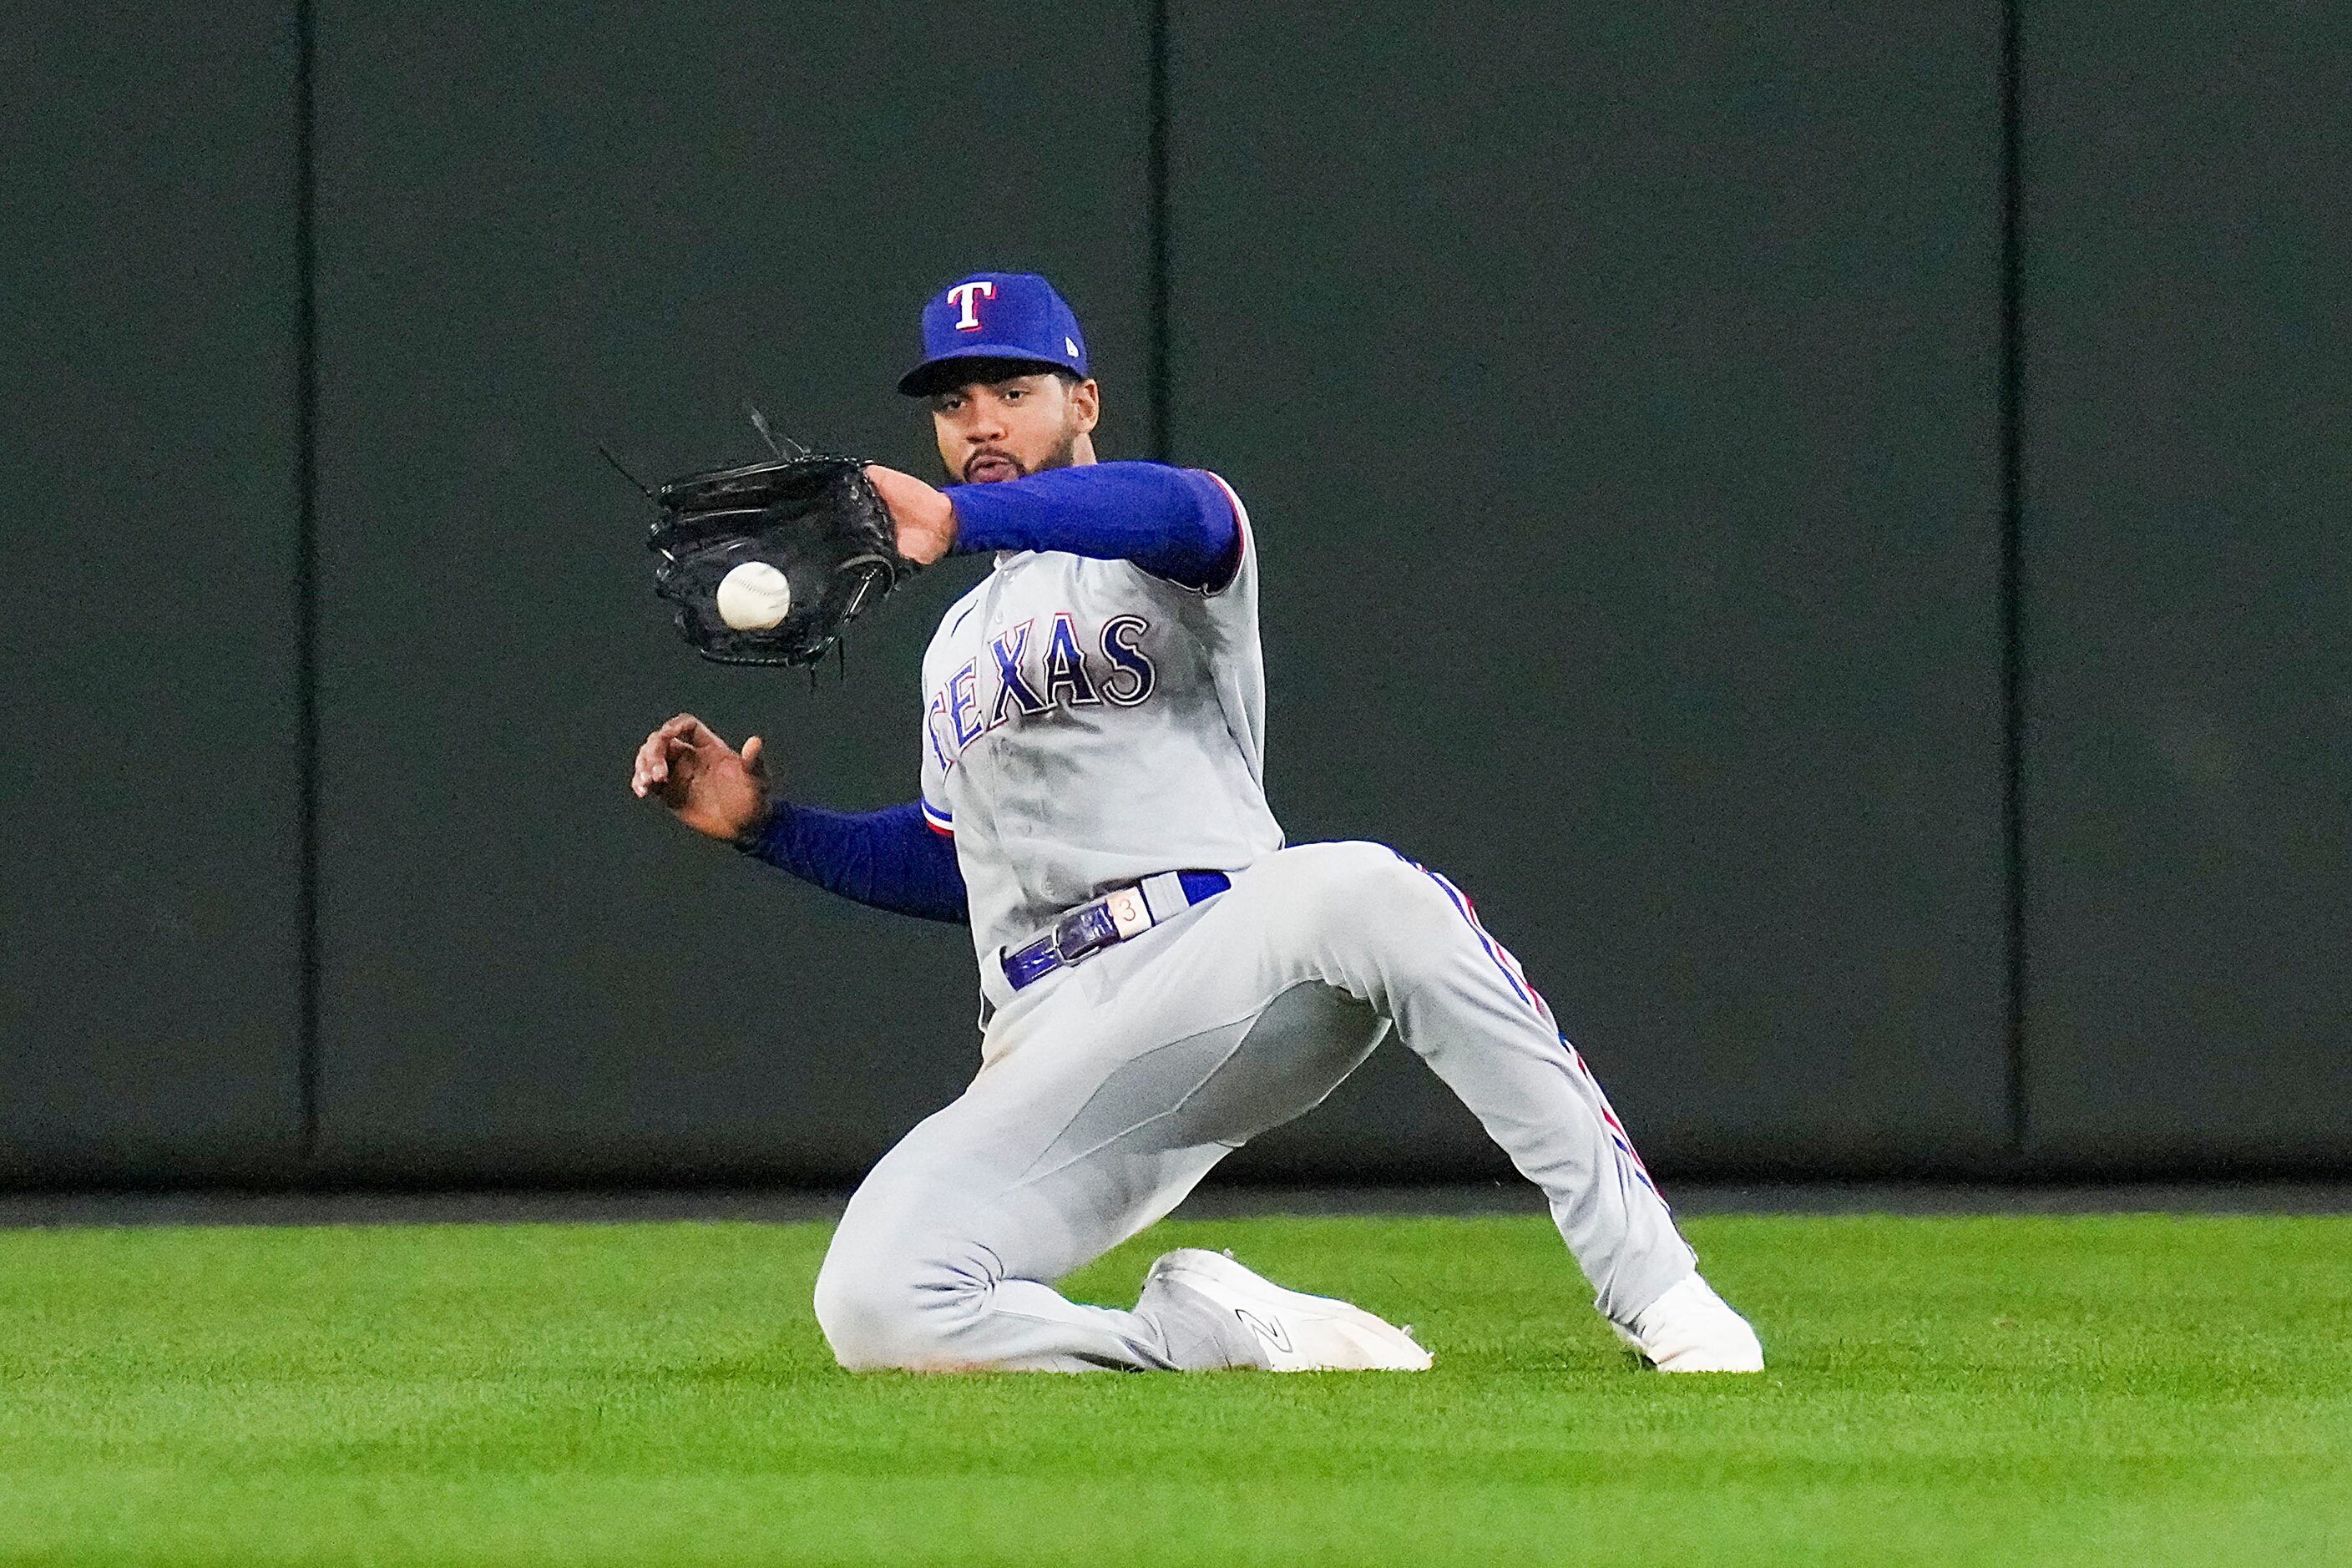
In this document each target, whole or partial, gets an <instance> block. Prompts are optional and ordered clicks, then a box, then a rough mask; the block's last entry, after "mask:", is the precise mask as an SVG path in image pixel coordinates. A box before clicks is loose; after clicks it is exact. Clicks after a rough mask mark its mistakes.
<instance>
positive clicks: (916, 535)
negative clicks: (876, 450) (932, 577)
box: [866, 463, 956, 566]
mask: <svg viewBox="0 0 2352 1568" xmlns="http://www.w3.org/2000/svg"><path fill="white" fill-rule="evenodd" d="M866 479H869V480H871V481H873V485H874V493H875V494H877V495H878V496H880V497H881V498H882V504H883V505H885V506H887V507H888V508H889V509H890V519H891V521H894V522H896V523H897V524H898V553H899V554H901V555H903V556H905V557H906V558H907V559H908V560H909V561H912V562H914V563H916V564H917V565H919V566H929V564H930V563H932V562H934V561H937V560H938V559H939V558H940V556H942V555H945V554H946V553H947V552H948V549H949V547H950V546H951V545H953V544H954V543H955V536H956V514H955V502H953V501H951V500H948V498H947V496H946V494H945V493H944V492H942V491H940V490H939V489H935V488H934V487H932V486H930V485H927V484H925V483H924V482H923V481H922V480H920V479H917V478H915V476H914V475H912V474H902V473H900V472H899V471H898V469H896V468H884V467H883V466H882V465H881V464H879V463H869V464H867V465H866Z"/></svg>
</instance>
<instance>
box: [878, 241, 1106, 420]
mask: <svg viewBox="0 0 2352 1568" xmlns="http://www.w3.org/2000/svg"><path fill="white" fill-rule="evenodd" d="M966 359H1003V360H1025V361H1028V362H1030V363H1034V364H1039V365H1052V366H1055V367H1056V368H1058V369H1062V370H1066V371H1070V372H1072V373H1073V374H1078V375H1085V374H1087V338H1086V333H1085V332H1083V331H1080V330H1079V327H1078V318H1077V316H1076V314H1075V313H1074V312H1073V311H1072V310H1070V307H1069V304H1068V302H1067V301H1066V300H1064V299H1063V298H1062V297H1061V295H1059V294H1057V293H1055V291H1054V286H1053V285H1052V284H1051V283H1048V282H1046V281H1045V279H1043V278H1041V277H1039V276H1038V275H1037V274H1036V273H1034V272H975V273H973V274H971V276H970V277H968V278H963V279H958V280H957V281H955V282H953V283H950V284H949V285H948V286H947V287H946V288H945V289H941V290H940V292H939V294H938V295H937V296H936V297H935V298H934V299H933V300H931V302H930V303H929V304H928V305H926V306H924V307H923V362H922V363H920V364H919V365H917V366H916V367H915V368H914V369H912V370H910V371H908V373H907V374H905V375H903V376H900V377H899V378H898V390H899V391H901V392H903V393H906V394H908V395H909V396H914V397H922V396H927V395H929V394H931V393H933V392H937V391H939V390H940V388H941V387H943V386H947V385H951V384H953V383H954V380H955V370H954V363H953V362H955V361H957V360H966Z"/></svg>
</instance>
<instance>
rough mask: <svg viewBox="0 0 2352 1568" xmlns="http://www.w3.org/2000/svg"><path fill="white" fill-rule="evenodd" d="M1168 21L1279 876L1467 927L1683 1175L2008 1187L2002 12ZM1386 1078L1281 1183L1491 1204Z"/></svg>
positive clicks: (1194, 303)
mask: <svg viewBox="0 0 2352 1568" xmlns="http://www.w3.org/2000/svg"><path fill="white" fill-rule="evenodd" d="M1171 14H1172V16H1173V26H1174V36H1173V43H1174V54H1173V60H1172V65H1173V76H1172V80H1173V87H1174V104H1175V119H1174V121H1173V126H1172V132H1171V152H1172V165H1173V170H1174V176H1175V178H1174V185H1173V190H1172V195H1171V215H1172V216H1171V225H1172V226H1171V261H1172V267H1173V277H1174V279H1175V289H1174V310H1173V314H1172V318H1171V339H1172V342H1173V344H1174V348H1175V355H1174V373H1175V374H1174V381H1173V389H1172V394H1171V412H1172V416H1173V430H1174V439H1175V444H1176V447H1177V452H1176V455H1177V456H1178V457H1179V458H1181V459H1183V460H1186V461H1191V462H1198V463H1202V464H1208V465H1212V466H1216V467H1219V468H1223V471H1224V472H1225V473H1226V474H1228V475H1229V476H1230V477H1231V478H1232V479H1234V482H1235V483H1236V484H1237V485H1238V486H1239V487H1240V489H1241V492H1242V494H1243V495H1244V498H1246V499H1247V500H1250V501H1251V503H1252V504H1253V507H1254V509H1255V516H1256V517H1257V519H1258V521H1259V524H1260V529H1259V532H1260V537H1261V540H1262V542H1263V547H1264V554H1265V595H1266V597H1265V620H1266V640H1267V645H1268V655H1269V658H1270V660H1271V681H1272V689H1273V714H1272V750H1271V758H1270V763H1269V774H1270V781H1271V784H1272V788H1273V791H1274V794H1275V796H1276V807H1277V810H1279V811H1280V812H1282V813H1283V815H1284V816H1285V819H1286V824H1287V826H1289V828H1290V829H1291V832H1292V836H1293V837H1295V838H1318V837H1378V838H1383V839H1386V840H1388V841H1390V842H1392V843H1394V844H1396V845H1398V846H1399V847H1402V848H1404V849H1405V850H1407V851H1408V852H1409V853H1411V854H1412V855H1414V856H1415V857H1416V858H1423V859H1425V860H1427V861H1428V862H1430V863H1431V864H1433V865H1435V866H1438V867H1440V868H1444V869H1445V870H1447V871H1448V872H1449V873H1450V874H1452V875H1454V877H1455V879H1457V880H1459V881H1461V882H1462V883H1464V884H1465V886H1466V887H1468V888H1469V889H1471V890H1472V891H1473V892H1474V893H1475V895H1476V896H1477V897H1478V899H1479V901H1480V906H1481V908H1482V910H1484V911H1485V913H1486V916H1487V920H1488V923H1489V924H1490V925H1491V926H1492V927H1493V929H1494V930H1495V931H1496V932H1497V933H1498V934H1500V935H1501V936H1502V938H1503V939H1504V940H1505V941H1506V942H1510V943H1511V944H1512V945H1513V946H1514V947H1515V948H1516V950H1517V952H1518V954H1519V956H1520V957H1521V958H1522V959H1523V960H1524V961H1525V962H1526V963H1527V964H1528V968H1529V970H1530V971H1531V973H1533V974H1534V975H1535V977H1536V979H1537V981H1538V984H1541V985H1543V986H1544V987H1545V988H1546V989H1547V991H1548V994H1549V996H1550V998H1551V1000H1552V1002H1553V1003H1554V1005H1555V1006H1556V1008H1557V1009H1558V1011H1559V1014H1560V1016H1561V1018H1562V1021H1563V1023H1564V1024H1565V1025H1566V1026H1567V1027H1568V1029H1569V1031H1570V1034H1571V1036H1572V1037H1574V1038H1576V1039H1577V1040H1578V1042H1579V1044H1580V1046H1581V1047H1583V1049H1584V1051H1585V1054H1586V1055H1587V1057H1588V1058H1590V1059H1591V1061H1592V1062H1593V1064H1594V1066H1595V1068H1596V1069H1597V1070H1598V1071H1599V1072H1600V1073H1601V1077H1602V1079H1603V1081H1604V1082H1606V1083H1608V1084H1609V1085H1610V1086H1611V1087H1612V1092H1613V1093H1614V1094H1615V1095H1616V1097H1617V1100H1618V1102H1619V1105H1620V1107H1621V1109H1622V1110H1624V1112H1625V1114H1626V1115H1627V1117H1628V1119H1629V1120H1630V1121H1632V1122H1633V1127H1634V1131H1635V1132H1636V1133H1637V1135H1639V1136H1641V1137H1642V1138H1643V1142H1644V1146H1645V1148H1647V1149H1648V1150H1649V1151H1650V1152H1652V1154H1653V1156H1654V1158H1656V1159H1658V1160H1659V1161H1661V1162H1662V1163H1664V1164H1667V1165H1669V1166H1675V1167H1679V1168H1683V1169H1697V1168H1704V1167H1714V1168H1731V1167H1735V1166H1736V1167H1742V1168H1746V1167H1752V1166H1776V1165H1778V1166H1788V1165H1816V1166H1824V1167H1826V1166H1836V1167H1841V1168H1853V1169H1895V1168H1919V1167H1925V1166H1934V1165H1954V1164H1970V1163H1982V1162H1985V1161H1988V1160H1991V1159H1995V1158H1997V1157H1998V1156H1999V1154H2000V1145H2001V1143H2002V1141H2003V1137H2004V1134H2005V1100H2004V1093H2003V1038H2004V1027H2005V1013H2004V997H2003V987H2002V960H2001V952H2002V943H2003V929H2004V927H2003V906H2002V899H2003V894H2002V885H2003V884H2002V876H2003V871H2002V865H2003V862H2002V851H2001V838H2000V801H2001V790H2002V773H2001V746H2000V647H2001V627H2000V618H1999V601H1998V592H1997V590H1998V578H1999V570H2000V498H1999V494H1998V479H1997V475H1998V467H1997V450H1998V434H1997V424H1996V420H1997V414H1998V390H1999V378H1998V361H1997V342H1998V340H1997V326H1998V321H1999V296H1998V288H1999V281H2000V267H1999V236H2000V180H1999V153H2000V130H1999V127H2000V96H1999V77H1998V53H1999V14H1998V11H1997V10H1996V9H1995V8H1992V7H1977V8H1975V9H1973V10H1968V9H1962V10H1958V11H1954V10H1950V9H1943V10H1937V9H1932V8H1931V9H1925V10H1922V9H1917V8H1912V9H1906V10H1889V9H1888V8H1886V7H1883V6H1869V5H1850V4H1843V5H1842V4H1805V5H1796V6H1780V7H1761V8H1759V7H1747V8H1744V9H1740V10H1738V11H1736V12H1734V11H1727V10H1726V9H1725V8H1723V7H1720V6H1692V5H1670V6H1665V7H1654V6H1649V7H1643V6H1612V7H1602V8H1595V7H1566V8H1564V7H1549V8H1545V7H1528V6H1517V5H1487V4H1472V5H1455V6H1449V7H1445V8H1444V9H1443V10H1441V11H1436V12H1432V11H1431V10H1429V9H1428V8H1427V7H1422V6H1408V5H1371V6H1370V7H1368V8H1366V7H1359V8H1357V9H1356V10H1355V11H1353V12H1351V13H1350V16H1349V21H1348V23H1347V25H1346V26H1327V25H1326V20H1325V19H1323V18H1318V17H1313V16H1307V15H1306V14H1303V13H1299V12H1296V11H1294V10H1286V9H1285V8H1283V7H1279V6H1251V5H1235V4H1225V3H1212V0H1179V3H1178V4H1177V5H1174V7H1173V8H1172V13H1171ZM1369 1071H1370V1077H1368V1078H1366V1079H1364V1080H1363V1081H1361V1082H1360V1083H1359V1084H1356V1085H1353V1086H1351V1087H1350V1090H1349V1097H1348V1098H1347V1099H1346V1100H1344V1102H1343V1105H1342V1106H1341V1107H1335V1108H1334V1109H1333V1110H1328V1111H1326V1112H1324V1113H1320V1114H1318V1118H1316V1119H1313V1120H1310V1121H1308V1122H1307V1123H1305V1124H1302V1125H1301V1126H1300V1127H1298V1128H1297V1129H1296V1130H1295V1131H1292V1132H1290V1133H1287V1134H1283V1135H1278V1136H1277V1137H1276V1138H1274V1139H1270V1140H1268V1141H1267V1143H1266V1145H1265V1147H1264V1148H1263V1149H1262V1150H1260V1151H1258V1152H1257V1157H1258V1158H1259V1159H1260V1160H1262V1161H1267V1162H1275V1163H1279V1162H1281V1161H1283V1160H1285V1159H1288V1158H1293V1157H1297V1156H1300V1155H1306V1154H1310V1153H1311V1154H1312V1155H1313V1156H1314V1157H1317V1158H1324V1157H1328V1158H1332V1159H1347V1160H1352V1161H1354V1162H1356V1163H1359V1164H1361V1165H1364V1166H1365V1167H1366V1168H1368V1169H1372V1170H1378V1169H1382V1168H1388V1167H1390V1166H1392V1165H1397V1164H1404V1165H1412V1166H1421V1167H1430V1166H1436V1167H1444V1168H1454V1169H1470V1168H1479V1167H1482V1166H1483V1167H1486V1168H1491V1167H1492V1165H1493V1163H1494V1162H1493V1157H1492V1156H1491V1155H1490V1154H1487V1153H1486V1152H1485V1150H1484V1145H1483V1142H1482V1141H1481V1140H1480V1138H1479V1136H1478V1133H1477V1131H1476V1129H1475V1127H1474V1126H1473V1125H1472V1124H1471V1123H1470V1122H1469V1121H1468V1119H1467V1118H1466V1117H1465V1116H1463V1115H1462V1114H1461V1113H1460V1112H1458V1111H1456V1110H1454V1109H1452V1108H1451V1107H1450V1106H1449V1105H1447V1104H1446V1103H1445V1101H1444V1097H1443V1094H1442V1091H1441V1090H1440V1089H1438V1088H1437V1086H1436V1085H1435V1083H1434V1081H1433V1079H1431V1078H1430V1077H1429V1075H1427V1074H1426V1073H1425V1072H1423V1070H1422V1069H1421V1068H1420V1067H1419V1065H1418V1064H1417V1063H1415V1062H1413V1061H1412V1060H1411V1059H1410V1058H1407V1057H1404V1056H1403V1055H1402V1053H1398V1052H1393V1051H1391V1052H1388V1053H1385V1054H1384V1055H1383V1057H1381V1058H1376V1060H1375V1063H1374V1065H1373V1067H1372V1068H1370V1069H1369ZM1339 1117H1344V1118H1346V1119H1348V1120H1345V1121H1341V1120H1335V1118H1339Z"/></svg>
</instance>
